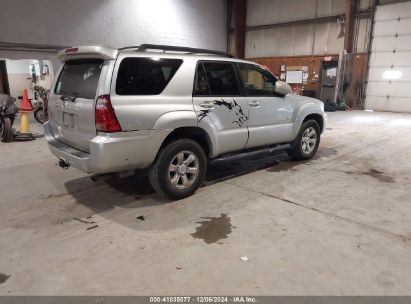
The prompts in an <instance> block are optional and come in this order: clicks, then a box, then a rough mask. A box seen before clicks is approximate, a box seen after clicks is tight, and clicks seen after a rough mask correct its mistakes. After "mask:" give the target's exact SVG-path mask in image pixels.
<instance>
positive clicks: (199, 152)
mask: <svg viewBox="0 0 411 304" xmlns="http://www.w3.org/2000/svg"><path fill="white" fill-rule="evenodd" d="M206 170H207V157H206V155H205V153H204V150H203V149H202V148H201V146H200V145H199V144H198V143H197V142H195V141H193V140H191V139H179V140H176V141H173V142H171V143H169V144H168V145H167V146H165V147H164V148H162V149H161V150H160V152H159V153H158V155H157V157H156V160H155V161H154V163H153V165H152V167H151V168H150V171H149V180H150V184H151V186H152V187H153V188H154V190H155V191H157V192H158V193H161V194H163V195H165V196H167V197H168V198H170V199H172V200H180V199H183V198H186V197H188V196H191V195H193V194H194V192H195V191H196V190H197V189H198V188H199V187H200V185H201V183H202V182H203V180H204V177H205V173H206Z"/></svg>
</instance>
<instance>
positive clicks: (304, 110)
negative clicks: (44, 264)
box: [291, 104, 325, 140]
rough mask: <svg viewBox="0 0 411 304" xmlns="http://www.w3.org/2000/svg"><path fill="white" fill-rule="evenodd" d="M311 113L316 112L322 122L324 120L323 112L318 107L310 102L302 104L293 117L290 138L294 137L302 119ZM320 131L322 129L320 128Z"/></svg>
mask: <svg viewBox="0 0 411 304" xmlns="http://www.w3.org/2000/svg"><path fill="white" fill-rule="evenodd" d="M311 114H318V115H320V116H321V117H322V118H323V123H324V122H325V118H324V113H323V112H322V111H321V110H320V109H318V107H316V106H313V105H312V104H304V105H302V106H301V107H300V108H299V110H298V113H297V116H296V118H295V119H294V126H293V133H292V136H291V138H292V140H294V139H295V137H296V136H297V134H298V132H299V131H300V128H301V125H302V124H303V121H304V119H305V118H306V117H307V116H308V115H311ZM321 131H322V130H321Z"/></svg>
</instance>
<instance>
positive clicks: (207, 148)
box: [159, 126, 213, 157]
mask: <svg viewBox="0 0 411 304" xmlns="http://www.w3.org/2000/svg"><path fill="white" fill-rule="evenodd" d="M183 138H188V139H192V140H194V141H195V142H197V143H198V144H199V145H200V146H201V148H203V150H204V152H205V154H206V155H207V157H210V156H211V155H212V147H213V146H212V142H211V139H210V137H209V136H208V133H207V132H206V131H205V130H204V129H202V128H200V127H194V126H188V127H179V128H176V129H174V130H173V131H172V132H171V133H170V134H168V135H167V137H166V138H165V139H164V140H163V143H162V144H161V146H160V149H159V150H161V149H162V148H163V147H164V146H166V145H167V144H169V143H170V142H172V141H175V140H177V139H183Z"/></svg>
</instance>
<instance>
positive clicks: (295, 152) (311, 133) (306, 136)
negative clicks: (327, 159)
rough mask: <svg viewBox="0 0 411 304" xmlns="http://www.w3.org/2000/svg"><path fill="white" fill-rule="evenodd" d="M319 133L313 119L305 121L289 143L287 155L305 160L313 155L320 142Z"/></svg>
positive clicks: (294, 158)
mask: <svg viewBox="0 0 411 304" xmlns="http://www.w3.org/2000/svg"><path fill="white" fill-rule="evenodd" d="M320 133H321V132H320V127H319V126H318V123H317V122H316V121H315V120H307V121H305V122H304V123H303V124H302V125H301V128H300V131H299V132H298V134H297V137H296V138H295V139H294V140H293V142H292V143H291V147H290V149H289V150H288V151H287V153H288V155H289V156H290V157H291V158H292V159H293V160H306V159H310V158H311V157H313V156H314V154H315V153H316V152H317V149H318V145H319V144H320Z"/></svg>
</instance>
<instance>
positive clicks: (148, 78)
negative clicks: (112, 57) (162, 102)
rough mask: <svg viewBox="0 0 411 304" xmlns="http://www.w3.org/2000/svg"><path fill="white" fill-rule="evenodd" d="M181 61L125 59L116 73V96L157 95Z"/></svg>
mask: <svg viewBox="0 0 411 304" xmlns="http://www.w3.org/2000/svg"><path fill="white" fill-rule="evenodd" d="M182 62H183V60H181V59H157V58H155V59H153V58H125V59H123V61H121V64H120V67H119V69H118V73H117V82H116V93H117V95H158V94H160V93H161V92H163V90H164V89H165V87H166V86H167V84H168V83H169V82H170V80H171V79H172V78H173V76H174V74H175V73H176V72H177V70H178V68H179V67H180V66H181V64H182Z"/></svg>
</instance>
